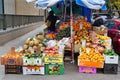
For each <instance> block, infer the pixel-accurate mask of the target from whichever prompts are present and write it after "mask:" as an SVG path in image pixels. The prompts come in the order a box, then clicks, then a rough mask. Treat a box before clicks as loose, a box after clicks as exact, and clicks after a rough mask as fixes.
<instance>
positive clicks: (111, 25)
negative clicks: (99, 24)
mask: <svg viewBox="0 0 120 80" xmlns="http://www.w3.org/2000/svg"><path fill="white" fill-rule="evenodd" d="M104 25H105V26H106V27H108V29H112V28H113V27H114V25H115V22H114V21H106V23H105V24H104Z"/></svg>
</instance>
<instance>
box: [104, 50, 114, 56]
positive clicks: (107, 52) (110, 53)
mask: <svg viewBox="0 0 120 80" xmlns="http://www.w3.org/2000/svg"><path fill="white" fill-rule="evenodd" d="M104 54H105V55H109V56H114V55H116V53H115V52H114V50H104Z"/></svg>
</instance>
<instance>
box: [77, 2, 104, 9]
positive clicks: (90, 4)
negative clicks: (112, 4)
mask: <svg viewBox="0 0 120 80" xmlns="http://www.w3.org/2000/svg"><path fill="white" fill-rule="evenodd" d="M76 4H78V5H81V6H84V7H86V8H89V9H96V10H99V9H102V10H106V2H105V0H76Z"/></svg>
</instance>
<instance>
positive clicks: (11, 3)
mask: <svg viewBox="0 0 120 80" xmlns="http://www.w3.org/2000/svg"><path fill="white" fill-rule="evenodd" d="M4 14H15V0H4Z"/></svg>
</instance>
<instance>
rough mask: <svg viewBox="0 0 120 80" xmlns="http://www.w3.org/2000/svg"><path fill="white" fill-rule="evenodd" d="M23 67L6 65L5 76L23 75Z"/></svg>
mask: <svg viewBox="0 0 120 80" xmlns="http://www.w3.org/2000/svg"><path fill="white" fill-rule="evenodd" d="M21 73H22V66H16V65H5V74H21Z"/></svg>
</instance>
